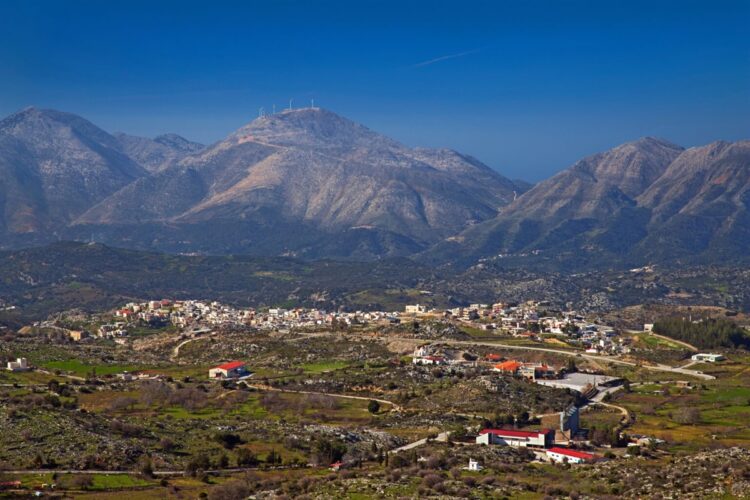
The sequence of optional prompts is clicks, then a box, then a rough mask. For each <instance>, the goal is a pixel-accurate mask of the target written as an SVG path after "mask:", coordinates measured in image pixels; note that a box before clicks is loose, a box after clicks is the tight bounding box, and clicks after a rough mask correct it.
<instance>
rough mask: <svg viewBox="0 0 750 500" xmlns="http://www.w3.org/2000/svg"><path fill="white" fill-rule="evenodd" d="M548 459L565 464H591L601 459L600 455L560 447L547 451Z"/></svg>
mask: <svg viewBox="0 0 750 500" xmlns="http://www.w3.org/2000/svg"><path fill="white" fill-rule="evenodd" d="M547 457H549V459H550V460H551V461H553V462H558V463H563V462H565V463H569V464H583V463H591V462H596V461H597V460H599V458H600V457H599V456H598V455H594V454H592V453H586V452H583V451H578V450H571V449H569V448H558V447H554V448H550V449H549V450H547Z"/></svg>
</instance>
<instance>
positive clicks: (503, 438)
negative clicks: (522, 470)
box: [476, 429, 555, 448]
mask: <svg viewBox="0 0 750 500" xmlns="http://www.w3.org/2000/svg"><path fill="white" fill-rule="evenodd" d="M554 441H555V431H553V430H549V429H542V430H539V431H518V430H515V429H483V430H481V431H480V432H479V435H478V436H477V438H476V442H477V444H486V445H490V444H495V445H501V446H515V447H520V448H526V447H535V448H548V447H550V446H552V445H553V444H554Z"/></svg>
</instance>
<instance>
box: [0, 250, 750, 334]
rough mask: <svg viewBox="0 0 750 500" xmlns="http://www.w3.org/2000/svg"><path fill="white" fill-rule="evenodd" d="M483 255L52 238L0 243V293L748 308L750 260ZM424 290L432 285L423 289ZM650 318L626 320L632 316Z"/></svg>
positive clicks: (85, 298) (63, 301) (41, 310)
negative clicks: (266, 251)
mask: <svg viewBox="0 0 750 500" xmlns="http://www.w3.org/2000/svg"><path fill="white" fill-rule="evenodd" d="M501 264H502V263H501V262H493V263H489V262H488V263H486V264H484V265H482V266H476V267H474V268H471V269H468V270H463V271H462V270H459V269H453V268H438V269H435V268H429V267H425V266H421V265H419V264H418V263H415V262H414V261H412V260H408V259H390V260H379V261H375V262H369V263H358V262H339V261H315V262H307V261H302V260H298V259H293V258H286V257H274V258H269V257H247V256H244V257H240V256H234V257H233V256H188V255H171V254H157V253H151V252H142V251H136V250H123V249H117V248H111V247H107V246H104V245H101V244H83V243H56V244H53V245H50V246H47V247H37V248H30V249H26V250H18V251H14V252H4V253H0V297H2V299H3V300H4V301H5V302H6V303H8V304H12V305H16V306H19V309H18V310H12V311H0V322H1V323H2V324H5V325H7V326H9V327H10V328H18V327H20V326H21V325H23V324H25V323H28V322H29V321H32V320H37V319H42V318H45V317H46V316H47V315H48V314H50V313H55V312H59V311H61V310H66V309H70V308H81V309H84V310H87V311H97V310H101V309H106V308H112V307H115V306H117V305H119V304H121V303H122V302H124V301H130V300H134V299H161V298H165V297H167V298H173V299H180V298H204V299H211V300H219V301H222V302H226V303H230V304H236V305H244V306H255V307H262V306H264V305H266V306H273V305H280V306H284V307H291V306H313V307H320V308H324V309H327V310H332V309H335V308H338V307H344V308H346V309H349V310H356V309H370V310H372V309H381V310H400V309H402V308H403V306H404V304H414V303H422V304H427V305H431V306H437V307H446V306H452V307H455V306H457V305H465V304H468V303H470V302H477V301H482V302H489V303H492V302H495V301H498V300H500V301H506V302H507V301H525V300H529V299H530V298H534V299H536V300H547V301H550V302H551V303H552V304H556V305H557V307H564V306H565V305H566V304H567V303H569V302H570V303H572V304H573V305H574V306H575V307H576V308H578V309H580V310H583V311H597V312H600V311H611V310H613V309H616V308H618V307H623V306H629V305H632V304H642V303H644V302H652V303H665V304H675V303H677V304H680V303H683V304H695V303H707V302H708V303H713V304H716V305H720V306H724V307H727V308H733V309H748V308H750V270H748V269H744V268H741V269H740V268H715V267H710V268H686V269H675V270H670V269H663V270H661V269H657V270H656V271H655V272H649V273H630V272H622V271H609V272H599V271H592V272H587V273H579V274H575V275H569V274H562V273H556V272H551V271H545V270H541V271H538V272H537V271H533V270H525V269H515V268H514V267H513V266H508V267H505V266H504V265H501ZM424 291H426V292H427V293H423V292H424ZM0 305H2V304H0ZM642 324H643V323H642V322H623V326H627V327H629V328H633V327H640V326H641V325H642Z"/></svg>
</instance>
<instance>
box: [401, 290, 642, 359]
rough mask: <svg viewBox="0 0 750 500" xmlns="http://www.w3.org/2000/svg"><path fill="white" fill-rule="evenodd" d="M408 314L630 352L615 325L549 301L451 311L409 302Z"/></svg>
mask: <svg viewBox="0 0 750 500" xmlns="http://www.w3.org/2000/svg"><path fill="white" fill-rule="evenodd" d="M404 314H405V315H411V316H414V317H417V316H435V317H442V318H446V319H450V320H454V321H461V322H466V323H468V324H470V325H471V326H474V327H476V328H480V329H484V330H487V331H488V332H498V333H503V334H509V335H514V336H517V337H525V338H528V339H531V340H540V338H541V336H542V335H545V334H547V335H555V336H560V337H561V338H563V339H564V340H565V341H566V342H567V343H570V344H573V345H578V346H580V347H583V348H584V349H586V350H587V352H589V353H597V354H627V353H628V352H630V345H629V343H630V339H628V338H624V337H619V336H618V335H617V333H616V331H615V330H614V328H612V327H610V326H607V325H598V324H594V323H590V322H587V321H586V320H585V318H584V317H583V316H581V315H580V314H578V313H577V312H576V311H561V310H557V309H555V308H553V307H552V306H551V304H550V303H549V302H536V301H528V302H524V303H521V304H515V303H505V302H497V303H495V304H482V303H476V304H470V305H469V306H467V307H457V308H453V309H448V310H440V309H428V308H427V307H425V306H422V305H420V304H414V305H407V306H406V307H405V310H404Z"/></svg>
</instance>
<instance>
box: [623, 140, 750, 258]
mask: <svg viewBox="0 0 750 500" xmlns="http://www.w3.org/2000/svg"><path fill="white" fill-rule="evenodd" d="M638 203H639V205H641V206H643V207H646V208H648V209H649V210H650V211H651V214H652V215H651V220H650V223H649V235H648V237H647V238H646V239H645V240H644V241H643V242H642V243H641V244H640V246H639V248H638V252H639V254H641V255H643V256H644V257H645V258H649V259H655V258H656V259H669V258H675V257H679V256H684V255H702V256H703V260H709V261H710V260H712V259H731V258H734V257H737V256H738V255H745V256H749V255H750V141H739V142H736V143H733V144H732V143H727V142H714V143H712V144H709V145H707V146H703V147H697V148H690V149H688V150H686V151H685V152H684V153H682V154H681V155H680V156H679V157H677V159H676V160H675V161H674V162H673V163H672V164H671V165H670V166H669V168H668V169H667V171H666V172H665V173H664V174H663V175H662V176H661V177H660V178H659V179H658V180H657V181H656V182H654V183H653V184H652V185H651V186H650V187H649V188H648V189H647V190H646V191H645V192H644V193H643V194H642V195H641V196H640V197H639V198H638Z"/></svg>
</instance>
